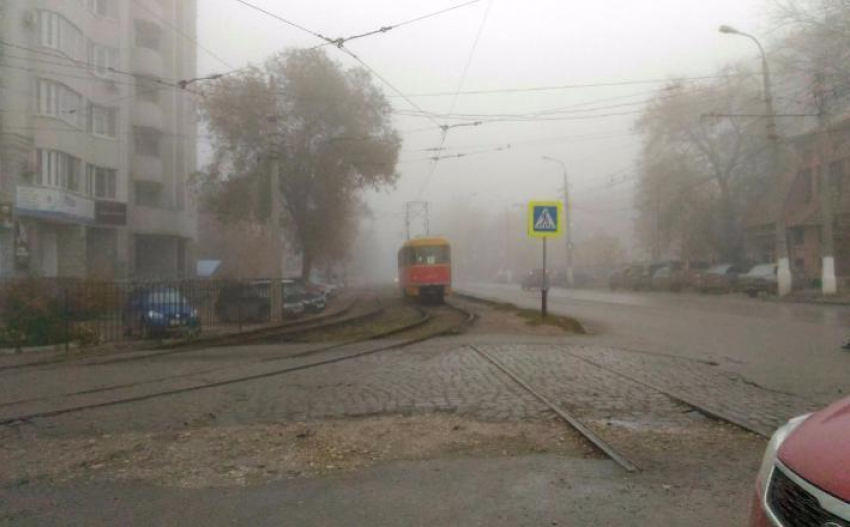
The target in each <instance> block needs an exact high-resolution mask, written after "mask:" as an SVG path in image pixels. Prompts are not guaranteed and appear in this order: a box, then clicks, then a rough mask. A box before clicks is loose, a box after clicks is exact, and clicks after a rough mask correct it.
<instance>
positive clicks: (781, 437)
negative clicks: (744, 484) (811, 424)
mask: <svg viewBox="0 0 850 527" xmlns="http://www.w3.org/2000/svg"><path fill="white" fill-rule="evenodd" d="M810 415H812V414H805V415H801V416H799V417H795V418H793V419H791V420H789V421H788V422H787V423H785V424H784V425H783V426H781V427H780V428H779V430H777V431H776V432H775V433H774V434H773V437H771V438H770V442H769V443H768V444H767V448H766V449H765V451H764V458H763V459H762V462H761V469H759V475H758V483H759V488H760V489H761V493H762V499H763V498H764V493H765V492H767V480H768V479H769V478H770V473H771V471H772V470H773V467H774V465H775V464H776V455H777V454H778V453H779V448H780V447H781V446H782V443H784V442H785V440H786V439H788V436H790V435H791V433H792V432H794V430H796V429H797V427H799V426H800V425H801V424H803V422H804V421H805V420H806V419H808V418H809V416H810Z"/></svg>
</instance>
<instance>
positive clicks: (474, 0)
mask: <svg viewBox="0 0 850 527" xmlns="http://www.w3.org/2000/svg"><path fill="white" fill-rule="evenodd" d="M480 1H481V0H471V1H470V2H466V3H463V4H460V5H456V6H452V7H448V8H446V9H441V10H440V11H435V12H433V13H429V14H427V15H422V16H418V17H416V18H411V19H409V20H405V21H403V22H397V23H395V24H389V25H386V26H381V27H380V28H378V29H375V30H372V31H367V32H366V33H361V34H359V35H352V36H350V37H339V38H335V39H333V41H332V42H325V43H324V44H319V45H318V46H315V47H313V48H312V49H317V48H321V47H324V46H330V45H334V46H337V47H340V46H343V45H344V44H346V43H348V42H349V41H352V40H356V39H359V38H364V37H371V36H373V35H379V34H382V33H387V32H389V31H392V30H393V29H396V28H399V27H401V26H406V25H408V24H413V23H414V22H419V21H421V20H426V19H428V18H431V17H435V16H438V15H442V14H444V13H448V12H449V11H454V10H456V9H461V8H463V7H467V6H470V5H472V4H477V3H478V2H480Z"/></svg>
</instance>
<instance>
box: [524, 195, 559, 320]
mask: <svg viewBox="0 0 850 527" xmlns="http://www.w3.org/2000/svg"><path fill="white" fill-rule="evenodd" d="M563 232H564V206H563V204H562V203H561V202H560V201H531V202H529V204H528V235H529V236H530V237H532V238H543V276H542V277H541V279H540V318H541V319H545V318H546V316H547V315H548V314H549V276H548V273H547V272H546V271H547V270H546V238H550V237H553V238H554V237H557V236H560V235H561V234H562V233H563Z"/></svg>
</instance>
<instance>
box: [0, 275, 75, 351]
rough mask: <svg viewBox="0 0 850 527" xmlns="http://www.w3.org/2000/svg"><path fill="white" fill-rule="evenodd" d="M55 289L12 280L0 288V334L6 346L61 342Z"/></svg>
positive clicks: (61, 321)
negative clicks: (1, 328)
mask: <svg viewBox="0 0 850 527" xmlns="http://www.w3.org/2000/svg"><path fill="white" fill-rule="evenodd" d="M63 312H64V310H63V306H62V302H61V300H60V298H59V294H58V290H57V289H56V288H55V287H52V286H51V285H50V284H49V283H48V282H44V281H39V280H16V281H13V282H8V283H6V284H3V286H2V288H0V323H2V327H3V331H2V333H0V339H2V344H3V345H4V346H9V347H21V346H44V345H48V344H57V343H60V342H63V341H64V340H65V337H66V333H67V327H66V323H65V319H64V317H63Z"/></svg>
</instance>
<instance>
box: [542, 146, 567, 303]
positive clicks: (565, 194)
mask: <svg viewBox="0 0 850 527" xmlns="http://www.w3.org/2000/svg"><path fill="white" fill-rule="evenodd" d="M543 160H544V161H551V162H553V163H558V164H559V165H561V170H562V171H563V173H564V222H565V226H566V231H567V236H566V248H567V285H568V286H569V287H573V286H575V281H574V279H573V228H572V221H571V216H572V210H571V209H570V182H569V176H567V165H566V164H565V163H564V162H563V161H561V160H560V159H555V158H554V157H549V156H543Z"/></svg>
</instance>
